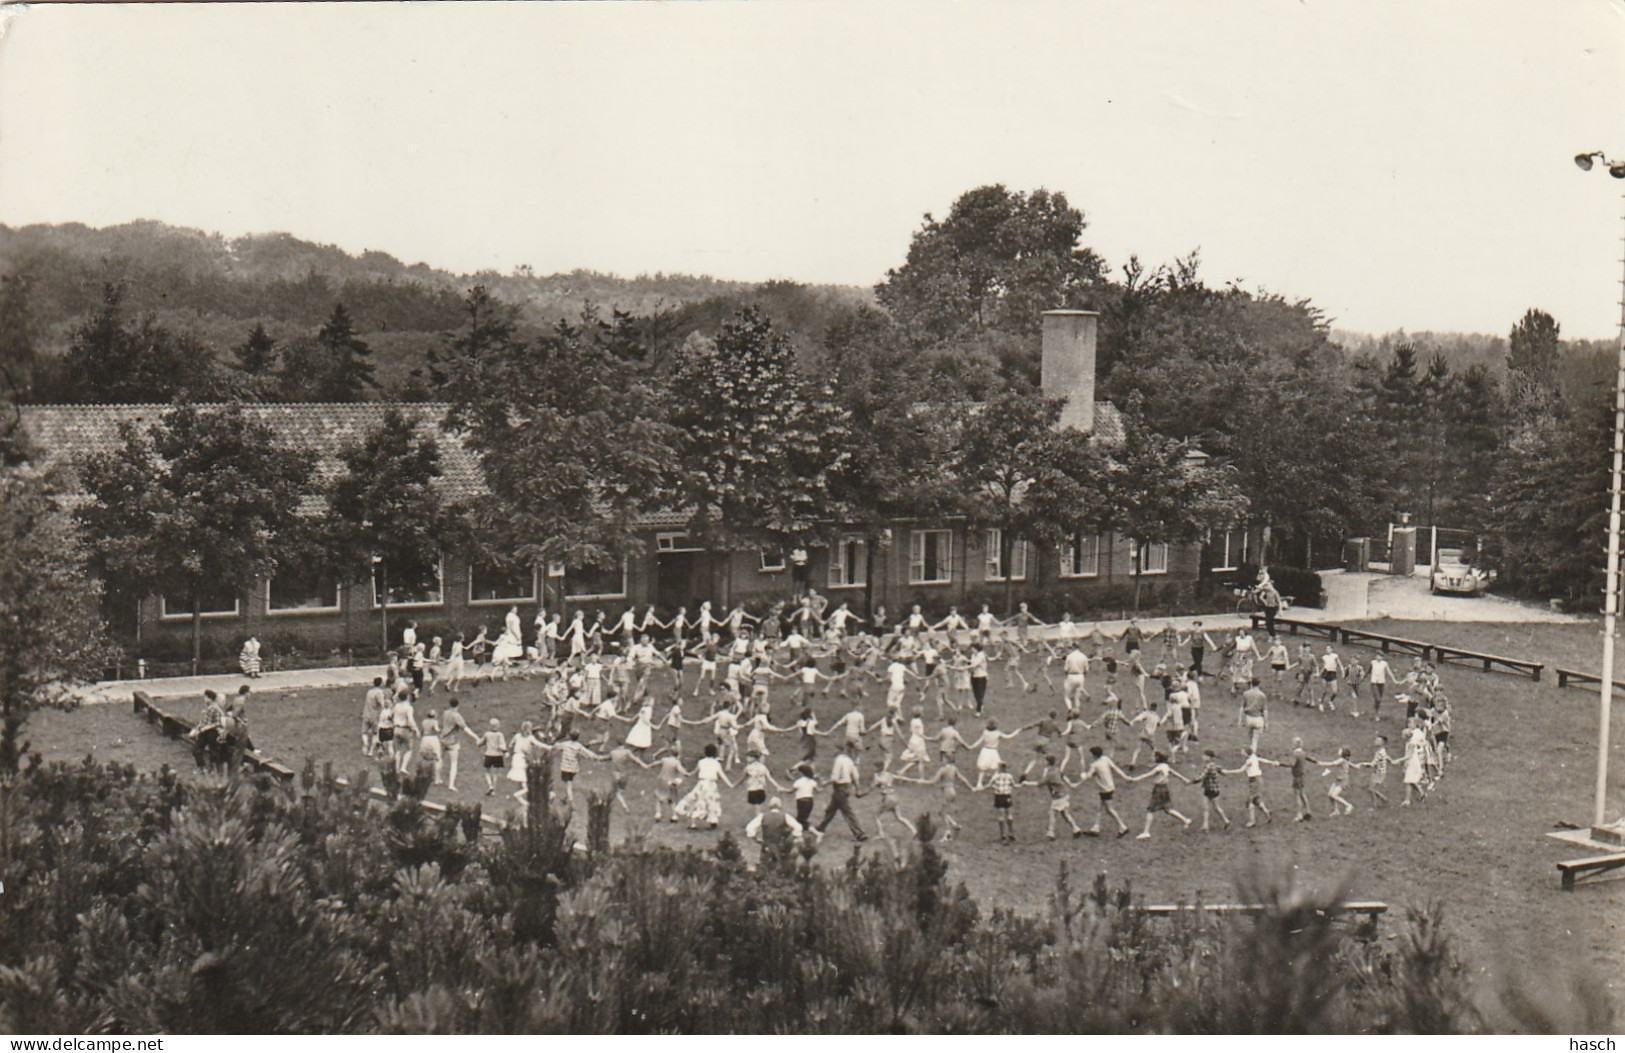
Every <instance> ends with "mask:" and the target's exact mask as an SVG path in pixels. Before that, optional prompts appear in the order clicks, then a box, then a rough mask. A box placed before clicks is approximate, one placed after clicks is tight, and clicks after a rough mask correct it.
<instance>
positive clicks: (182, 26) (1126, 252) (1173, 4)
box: [0, 0, 1625, 338]
mask: <svg viewBox="0 0 1625 1053" xmlns="http://www.w3.org/2000/svg"><path fill="white" fill-rule="evenodd" d="M1538 12H1539V14H1538V16H1535V15H1534V7H1532V5H1530V4H1529V3H1528V2H1527V0H1337V2H1322V0H1231V2H1225V3H1212V2H1210V0H1142V2H1127V0H1124V2H1120V3H1094V2H1087V0H1067V2H1064V3H1052V2H1045V0H1033V2H1002V3H982V2H968V0H967V2H953V0H930V2H911V0H885V2H871V0H864V2H848V0H779V2H773V0H768V2H761V3H741V2H729V0H713V2H706V3H698V2H674V0H660V2H649V3H613V4H612V3H578V4H491V5H486V4H473V3H459V4H428V3H419V4H310V5H298V4H286V5H285V4H277V3H267V4H253V5H235V4H164V5H150V6H149V5H117V4H92V5H78V4H69V5H47V6H32V7H27V6H24V7H11V8H7V9H3V10H0V16H3V17H5V18H6V24H5V35H4V38H3V40H0V222H3V223H6V224H9V225H13V226H16V225H22V224H27V223H41V222H69V221H77V222H83V223H87V224H90V225H92V226H103V225H109V224H115V223H122V222H126V221H129V220H133V219H140V218H146V219H158V220H163V221H166V222H169V223H173V224H177V225H181V226H189V227H197V228H201V229H203V230H207V231H213V232H218V233H221V234H223V235H226V236H228V237H231V236H237V235H241V234H245V233H258V232H267V231H288V232H290V233H293V234H295V235H297V236H299V237H302V238H307V239H310V240H313V241H319V242H327V243H332V244H336V245H339V246H341V247H343V248H345V249H348V250H350V251H353V252H359V251H361V250H365V249H378V250H382V251H385V252H389V253H391V254H393V255H395V256H397V257H400V258H401V259H402V260H404V261H405V262H407V263H416V262H419V261H422V262H426V263H429V264H431V265H433V266H437V267H443V268H446V269H449V270H453V271H457V272H463V273H472V272H473V271H476V270H479V269H484V268H494V269H497V270H499V271H509V270H511V269H512V268H514V267H515V266H517V265H520V264H528V265H530V266H531V267H533V268H534V269H535V270H536V271H537V272H538V273H549V272H554V271H567V270H571V269H574V268H578V267H584V268H591V269H595V270H601V271H608V272H614V273H619V274H624V275H633V274H639V273H654V272H657V271H665V272H685V273H697V274H709V275H713V276H715V277H719V278H729V279H743V280H766V279H770V278H787V279H793V280H797V281H805V282H833V283H844V284H854V285H863V286H868V285H872V284H874V283H875V282H876V281H879V280H880V279H882V278H883V277H884V276H885V273H886V270H887V268H889V267H895V266H897V265H899V264H901V262H902V261H903V258H904V255H905V254H906V252H907V248H908V242H909V238H910V236H911V234H912V233H913V232H914V231H916V230H917V229H918V228H919V225H920V223H921V219H922V216H923V215H924V214H925V213H928V212H929V213H934V214H936V215H938V216H942V215H945V214H946V213H947V211H948V209H949V207H950V206H951V205H952V203H953V201H954V199H955V198H956V197H958V196H959V195H960V194H961V193H963V192H965V191H966V190H969V189H971V188H973V187H976V186H980V185H984V184H988V183H1003V184H1005V185H1006V186H1008V187H1010V188H1012V189H1017V190H1033V189H1036V188H1039V187H1044V188H1048V189H1050V190H1054V191H1061V192H1063V193H1065V195H1066V196H1067V199H1068V200H1069V201H1070V202H1071V203H1072V204H1073V205H1074V206H1077V207H1079V208H1081V209H1082V210H1083V211H1084V213H1085V215H1086V217H1087V221H1088V229H1087V230H1086V231H1085V234H1084V241H1085V243H1086V244H1087V245H1089V246H1090V247H1092V248H1093V249H1094V250H1095V251H1096V252H1098V253H1100V254H1101V255H1102V256H1103V257H1104V258H1105V259H1106V260H1107V261H1108V262H1109V263H1110V264H1111V265H1112V266H1113V267H1114V268H1120V267H1121V265H1122V264H1123V263H1125V262H1126V261H1127V260H1128V258H1129V257H1130V255H1131V254H1137V255H1138V256H1139V258H1140V259H1141V260H1142V261H1143V262H1145V263H1147V264H1151V265H1155V264H1158V263H1163V262H1169V261H1172V260H1173V259H1175V258H1176V257H1179V256H1183V255H1186V254H1187V253H1189V252H1191V251H1193V250H1199V251H1200V254H1201V259H1202V261H1203V267H1202V273H1203V274H1204V276H1205V277H1206V278H1207V280H1208V281H1209V282H1210V283H1211V284H1224V283H1227V282H1230V281H1239V282H1241V283H1242V284H1243V285H1245V286H1246V287H1248V288H1252V289H1263V290H1267V291H1269V292H1274V293H1280V294H1282V295H1285V296H1287V297H1290V298H1292V299H1298V298H1307V299H1310V300H1312V301H1313V302H1314V303H1315V304H1316V305H1318V306H1319V307H1321V308H1322V309H1323V310H1324V311H1325V312H1326V313H1327V314H1328V315H1330V316H1331V317H1332V318H1333V319H1334V321H1335V324H1336V325H1337V326H1338V327H1340V328H1345V329H1352V330H1357V331H1364V332H1372V333H1381V332H1388V331H1391V330H1394V329H1399V328H1404V329H1407V330H1409V331H1412V332H1417V331H1424V330H1433V331H1452V330H1453V331H1475V332H1491V333H1501V334H1504V333H1506V332H1507V330H1508V329H1510V328H1511V326H1512V325H1513V323H1515V322H1516V321H1517V319H1518V317H1519V316H1520V315H1522V314H1523V312H1524V311H1525V310H1526V309H1527V308H1530V307H1539V308H1542V309H1544V310H1547V311H1549V312H1551V313H1552V314H1553V315H1554V316H1555V317H1556V318H1557V320H1558V321H1559V323H1560V324H1561V325H1562V326H1563V332H1564V335H1565V336H1572V337H1591V338H1608V337H1612V336H1613V335H1614V334H1615V332H1616V326H1617V324H1618V321H1619V318H1620V307H1619V299H1620V277H1621V272H1620V261H1621V234H1622V232H1625V201H1622V199H1621V196H1620V192H1621V191H1622V190H1625V181H1615V180H1612V179H1610V178H1608V176H1607V175H1606V174H1604V173H1603V172H1602V171H1601V170H1600V169H1595V170H1593V171H1591V172H1590V173H1582V172H1580V171H1579V169H1578V168H1576V166H1575V165H1574V164H1573V162H1572V158H1573V156H1574V154H1576V153H1579V152H1583V151H1590V150H1603V151H1607V152H1611V153H1612V154H1613V155H1615V156H1618V157H1621V158H1622V159H1625V0H1548V2H1545V3H1542V4H1540V5H1538ZM1119 273H1120V272H1119Z"/></svg>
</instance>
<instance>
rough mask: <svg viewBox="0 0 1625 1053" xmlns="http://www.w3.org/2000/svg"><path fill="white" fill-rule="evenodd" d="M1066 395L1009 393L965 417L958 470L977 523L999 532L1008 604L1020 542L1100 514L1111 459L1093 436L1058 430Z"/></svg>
mask: <svg viewBox="0 0 1625 1053" xmlns="http://www.w3.org/2000/svg"><path fill="white" fill-rule="evenodd" d="M1062 401H1063V400H1061V399H1053V398H1046V397H1045V396H1043V395H1040V394H1037V393H1033V392H1022V391H1005V392H1002V393H1000V394H999V395H996V396H995V397H993V398H992V399H990V400H989V401H988V402H986V403H985V404H983V405H982V406H980V407H979V408H977V409H976V410H975V411H973V412H971V413H969V414H968V415H967V419H966V420H965V422H964V426H963V428H962V430H961V432H960V436H959V441H958V443H957V444H956V446H955V450H954V463H953V468H954V474H955V476H956V478H957V479H958V480H959V482H960V485H961V486H962V487H963V488H964V492H963V495H962V499H963V501H964V507H965V510H966V511H967V512H968V513H969V516H970V521H971V523H972V525H974V526H977V527H982V528H996V529H997V530H998V531H999V547H1000V551H999V554H998V555H999V567H1000V568H1001V570H1002V573H1003V580H1004V583H1005V590H1004V601H1005V607H1006V608H1007V609H1008V608H1009V607H1010V605H1011V599H1012V595H1013V591H1012V590H1013V587H1014V577H1013V574H1012V571H1013V569H1014V568H1013V565H1012V559H1011V555H1012V553H1013V552H1014V551H1015V546H1016V544H1017V543H1018V542H1021V541H1038V542H1054V541H1057V540H1059V539H1060V538H1061V537H1062V536H1064V535H1065V534H1068V533H1072V532H1076V531H1077V530H1078V529H1080V527H1081V526H1082V525H1083V524H1084V523H1086V522H1089V521H1090V520H1091V519H1092V518H1093V517H1094V516H1097V515H1099V505H1100V502H1101V501H1102V500H1103V498H1104V497H1105V496H1106V495H1105V493H1104V489H1103V485H1102V484H1103V482H1104V476H1105V470H1106V462H1105V460H1104V458H1103V457H1102V456H1101V452H1100V451H1099V449H1098V447H1097V446H1096V445H1095V444H1094V443H1092V442H1091V440H1090V438H1089V436H1087V435H1085V434H1084V433H1082V432H1080V431H1078V430H1077V429H1075V428H1065V429H1057V428H1056V425H1057V423H1058V422H1059V420H1060V416H1061V406H1062Z"/></svg>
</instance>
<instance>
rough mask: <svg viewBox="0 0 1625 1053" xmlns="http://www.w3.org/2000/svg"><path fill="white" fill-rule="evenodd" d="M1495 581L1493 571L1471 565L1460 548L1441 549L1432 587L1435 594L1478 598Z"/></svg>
mask: <svg viewBox="0 0 1625 1053" xmlns="http://www.w3.org/2000/svg"><path fill="white" fill-rule="evenodd" d="M1494 580H1495V572H1494V571H1493V570H1490V571H1486V570H1484V569H1483V568H1481V567H1475V566H1473V565H1472V564H1471V563H1469V562H1468V561H1467V559H1466V557H1465V556H1464V555H1463V553H1462V550H1461V549H1459V548H1441V549H1440V550H1439V557H1438V559H1436V560H1434V561H1433V574H1432V586H1433V591H1434V592H1435V593H1440V592H1452V593H1458V594H1460V595H1463V596H1478V595H1481V594H1483V592H1484V590H1485V589H1488V588H1489V587H1490V582H1492V581H1494Z"/></svg>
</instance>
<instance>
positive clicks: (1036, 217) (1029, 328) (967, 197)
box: [875, 185, 1104, 343]
mask: <svg viewBox="0 0 1625 1053" xmlns="http://www.w3.org/2000/svg"><path fill="white" fill-rule="evenodd" d="M1086 226H1087V224H1086V223H1085V221H1084V215H1083V212H1082V210H1080V209H1076V208H1073V207H1072V206H1071V205H1070V204H1068V203H1067V200H1066V195H1064V194H1061V193H1051V192H1050V191H1048V190H1035V191H1032V192H1031V193H1024V192H1021V191H1011V190H1008V189H1006V188H1005V187H1004V186H1002V185H993V186H983V187H977V188H976V189H974V190H970V191H967V192H966V193H964V194H962V195H960V197H959V199H958V200H956V201H955V202H954V204H953V207H952V208H951V209H949V211H948V216H947V218H946V219H942V220H938V219H936V218H934V217H933V216H931V215H930V214H927V215H926V216H925V220H924V223H923V225H922V226H921V227H920V229H919V230H918V231H916V232H915V233H914V237H913V239H912V240H911V241H910V243H909V248H908V258H907V260H906V261H905V262H904V263H903V265H902V266H901V267H898V268H895V269H892V270H889V271H887V272H886V278H885V280H884V281H882V282H881V283H880V284H878V285H877V286H875V295H876V297H878V298H879V300H880V302H881V303H882V304H883V305H884V306H885V307H886V309H887V310H889V311H890V312H891V313H892V316H893V317H894V318H896V319H897V320H898V322H899V323H900V324H901V325H903V326H904V328H905V329H907V330H908V332H909V333H910V334H911V335H912V336H914V337H915V338H916V339H917V340H918V341H920V342H922V343H925V342H933V341H943V340H952V339H956V338H959V337H962V336H965V335H974V334H976V333H980V332H985V331H987V330H1004V331H1007V332H1015V333H1029V334H1030V333H1035V332H1037V330H1038V327H1039V320H1040V316H1041V314H1042V312H1044V311H1046V310H1050V309H1052V308H1057V307H1080V306H1083V305H1084V300H1085V298H1086V297H1087V295H1088V294H1089V293H1090V291H1091V290H1093V289H1094V288H1095V287H1096V286H1097V284H1098V283H1099V282H1100V281H1101V279H1102V276H1103V272H1104V267H1103V265H1102V262H1101V260H1100V257H1098V256H1096V255H1095V253H1094V252H1093V251H1091V250H1090V249H1088V248H1085V247H1083V246H1082V245H1081V244H1080V241H1081V239H1082V236H1083V231H1084V228H1085V227H1086Z"/></svg>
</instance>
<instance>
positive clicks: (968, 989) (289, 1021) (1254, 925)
mask: <svg viewBox="0 0 1625 1053" xmlns="http://www.w3.org/2000/svg"><path fill="white" fill-rule="evenodd" d="M533 778H534V779H535V780H536V782H533V785H537V784H540V785H541V786H542V787H543V790H544V792H543V794H542V795H539V797H538V799H542V797H545V788H546V786H547V783H548V777H547V773H546V771H545V769H537V770H536V771H535V772H533ZM302 783H303V785H302V786H300V787H295V788H291V789H290V788H288V787H284V786H281V785H277V784H273V783H270V782H254V781H241V780H238V781H232V782H229V783H215V784H210V785H199V784H196V783H192V782H187V781H183V780H182V779H180V778H179V777H177V776H176V775H174V774H173V773H170V772H168V771H165V772H162V773H160V774H158V775H157V776H142V775H137V774H136V773H135V772H134V771H132V770H129V769H124V768H119V767H116V766H107V767H98V766H95V765H92V764H91V763H90V762H89V761H88V760H87V761H86V762H85V763H84V764H82V765H80V766H77V767H70V766H63V765H51V766H40V765H38V764H37V763H36V764H35V765H34V766H33V767H32V768H31V769H30V770H28V771H27V772H26V773H25V774H24V776H23V778H22V780H21V782H20V784H19V786H18V788H17V789H18V791H19V792H18V793H16V794H14V795H13V800H14V802H15V803H14V808H15V813H14V815H13V822H12V824H11V837H10V844H9V846H4V847H6V848H8V849H9V851H8V853H7V855H6V856H5V858H4V859H3V862H0V866H3V870H0V880H3V881H4V883H5V889H6V895H5V896H4V897H0V911H4V914H3V916H0V1029H4V1030H6V1031H8V1032H25V1033H40V1032H149V1031H167V1032H205V1033H207V1032H215V1033H233V1032H254V1033H259V1032H271V1033H277V1032H306V1033H310V1032H329V1033H339V1032H352V1033H353V1032H407V1033H443V1034H454V1033H493V1032H627V1033H639V1032H665V1031H681V1032H729V1031H744V1032H777V1031H794V1032H866V1033H873V1032H894V1031H895V1032H922V1031H930V1032H1001V1031H1002V1032H1016V1031H1020V1032H1092V1031H1127V1032H1169V1031H1179V1032H1268V1031H1276V1032H1314V1031H1338V1032H1345V1031H1355V1032H1445V1031H1460V1030H1474V1029H1477V1028H1479V1027H1481V1026H1482V1022H1481V1019H1480V1017H1479V1016H1478V1015H1477V1013H1476V1011H1475V1009H1474V1008H1473V1005H1472V1003H1471V1002H1470V1000H1469V993H1468V990H1467V987H1466V981H1465V973H1464V971H1463V969H1462V968H1461V966H1460V965H1459V964H1458V963H1457V962H1456V961H1455V959H1454V956H1453V955H1452V953H1451V951H1450V947H1449V943H1448V940H1447V939H1446V936H1445V933H1444V931H1443V929H1442V928H1441V927H1440V925H1439V919H1438V914H1437V911H1435V910H1429V911H1421V912H1413V913H1411V914H1409V915H1408V916H1406V917H1405V918H1403V919H1400V918H1395V919H1392V920H1391V921H1390V922H1389V924H1390V925H1394V924H1398V925H1400V926H1402V933H1401V936H1400V938H1399V939H1398V940H1388V941H1383V942H1382V943H1381V944H1380V945H1379V944H1378V943H1376V942H1374V941H1368V940H1365V939H1360V938H1358V937H1354V936H1350V935H1349V934H1348V932H1347V929H1346V926H1347V924H1348V923H1347V922H1344V921H1334V920H1332V918H1331V917H1330V916H1329V915H1328V914H1327V912H1326V911H1325V909H1324V908H1325V907H1326V906H1327V904H1326V903H1324V902H1316V901H1311V900H1305V899H1302V898H1299V897H1295V896H1294V895H1293V894H1292V893H1291V892H1290V890H1288V889H1285V888H1283V887H1280V886H1275V885H1271V884H1270V883H1269V882H1268V881H1263V882H1260V883H1259V884H1258V886H1257V887H1254V888H1249V889H1244V890H1242V895H1243V896H1245V897H1248V898H1251V899H1254V900H1255V901H1257V902H1266V903H1270V904H1271V909H1270V910H1269V911H1268V912H1267V913H1265V914H1264V915H1262V916H1260V917H1258V918H1256V919H1249V920H1239V921H1227V922H1222V923H1221V922H1218V921H1216V920H1214V919H1205V918H1186V919H1174V920H1159V919H1152V918H1149V917H1147V916H1146V915H1144V914H1142V913H1139V912H1137V911H1135V910H1134V909H1133V907H1134V902H1133V897H1132V896H1131V894H1130V891H1129V890H1128V889H1126V888H1125V889H1111V888H1108V887H1107V885H1106V883H1105V881H1104V878H1099V879H1096V881H1095V882H1094V883H1093V884H1092V885H1090V886H1088V887H1085V888H1079V887H1076V886H1075V885H1074V883H1073V880H1072V878H1071V876H1070V875H1068V874H1067V873H1066V872H1065V871H1064V870H1063V871H1062V872H1061V874H1060V876H1059V878H1058V880H1057V883H1056V888H1055V892H1054V895H1053V897H1052V899H1051V905H1050V909H1049V911H1048V914H1047V916H1045V917H1038V918H1035V917H1023V916H1016V915H1012V914H1009V913H1006V912H1003V911H991V912H990V911H987V910H985V909H984V908H982V907H981V906H979V905H978V904H977V903H975V902H974V901H972V899H971V898H970V896H969V895H968V894H967V893H966V892H965V890H964V889H963V888H955V887H950V886H949V885H948V883H947V882H946V879H945V875H946V871H947V867H946V865H945V863H944V862H943V860H942V859H941V857H940V856H939V855H938V853H937V851H936V849H935V847H934V846H933V845H932V844H930V843H929V842H922V843H918V844H915V845H914V846H912V849H911V852H910V854H909V857H908V859H907V860H906V861H905V862H904V863H903V864H902V865H900V866H892V865H890V864H889V863H883V862H881V861H879V860H875V859H870V860H860V859H858V858H857V857H855V856H854V857H853V858H852V859H850V860H847V861H846V862H845V864H844V865H840V866H830V865H828V862H827V861H818V862H815V861H814V860H813V859H812V858H811V853H810V852H783V853H779V854H772V853H769V854H768V855H765V856H763V857H762V858H761V860H760V862H759V863H749V864H748V863H747V862H746V858H745V855H747V854H748V856H749V858H750V859H752V860H755V858H756V857H757V855H758V851H757V849H756V848H755V847H754V846H752V847H750V848H748V849H746V850H745V852H744V853H742V852H741V850H740V848H739V847H738V846H737V845H736V843H735V842H733V841H732V840H731V839H728V838H724V840H723V841H722V842H721V843H720V844H719V845H718V846H717V847H716V848H715V849H714V850H712V851H709V852H698V851H676V850H666V849H659V850H656V849H649V848H646V847H643V846H640V845H638V844H636V843H634V844H631V845H627V846H623V847H621V848H619V849H616V850H613V851H605V850H603V849H602V846H599V850H597V851H589V850H587V847H586V846H584V845H578V844H576V843H575V842H574V840H573V839H572V838H571V837H570V836H568V835H567V833H566V832H565V830H564V829H562V828H561V826H560V825H559V823H558V820H557V818H556V817H555V816H553V815H552V814H551V813H550V812H549V811H547V810H546V809H541V808H537V809H533V813H532V815H531V816H530V819H529V822H528V823H527V824H525V825H522V826H516V827H512V828H510V829H508V830H507V831H505V832H504V833H503V835H502V836H501V837H500V838H491V837H484V838H482V837H481V836H480V832H479V820H478V818H477V816H474V815H471V814H466V813H465V814H452V815H449V816H445V817H436V816H430V815H429V814H427V813H425V812H424V811H423V810H422V809H420V808H419V807H417V805H416V803H415V802H414V801H413V800H411V798H410V796H408V797H406V798H403V799H401V800H397V801H395V802H394V803H392V804H386V803H385V802H382V801H380V800H378V799H376V798H373V797H370V796H369V795H367V794H366V793H365V792H364V790H363V789H362V788H359V787H342V786H339V785H337V784H336V783H334V782H333V780H332V779H331V778H330V777H318V776H316V775H315V773H313V772H307V775H306V778H305V779H303V780H302ZM593 807H607V805H604V804H602V803H598V804H595V805H593ZM922 832H923V833H926V834H927V835H928V834H929V829H928V828H927V829H926V830H924V831H922Z"/></svg>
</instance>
